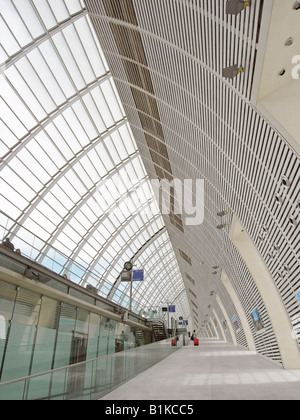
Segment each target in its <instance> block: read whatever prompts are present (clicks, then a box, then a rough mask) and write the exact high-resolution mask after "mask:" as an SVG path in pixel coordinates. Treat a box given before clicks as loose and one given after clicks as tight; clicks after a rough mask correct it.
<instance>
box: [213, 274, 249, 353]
mask: <svg viewBox="0 0 300 420" xmlns="http://www.w3.org/2000/svg"><path fill="white" fill-rule="evenodd" d="M221 280H222V282H223V284H224V286H225V287H226V290H227V292H228V294H229V296H230V297H231V299H232V302H233V304H234V306H235V308H236V310H237V313H238V316H239V318H240V321H241V323H242V327H243V330H244V333H245V335H246V339H247V343H248V348H249V350H250V351H256V347H255V343H254V339H253V335H252V332H251V329H250V326H249V323H248V320H247V317H246V315H245V312H244V309H243V307H242V305H241V302H240V299H239V298H238V295H237V294H236V291H235V290H234V288H233V286H232V284H231V281H230V280H229V278H228V276H227V275H226V273H225V271H223V272H222V277H221Z"/></svg>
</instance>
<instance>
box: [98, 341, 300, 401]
mask: <svg viewBox="0 0 300 420" xmlns="http://www.w3.org/2000/svg"><path fill="white" fill-rule="evenodd" d="M299 396H300V370H284V369H282V368H281V366H278V365H276V364H275V363H273V362H272V361H269V360H267V359H265V358H264V357H262V356H259V355H257V354H256V353H253V352H249V351H247V350H246V349H244V348H242V347H236V346H234V345H232V344H229V343H226V342H224V341H220V340H218V339H200V346H199V347H194V346H193V345H192V342H189V345H188V346H187V347H184V348H182V349H180V350H178V351H177V352H175V353H174V354H172V355H171V356H170V357H168V358H167V359H165V360H163V361H162V362H160V363H158V364H157V365H155V366H153V367H152V368H150V369H148V370H147V371H145V372H144V373H142V374H140V375H138V376H137V377H135V378H133V379H132V380H130V381H128V382H127V383H125V384H124V385H122V386H120V387H119V388H117V389H115V390H114V391H112V392H110V393H109V394H107V395H106V396H104V397H103V398H101V399H102V400H107V401H110V400H114V401H117V400H118V401H126V400H136V401H139V400H140V401H142V400H146V401H149V400H157V401H163V400H170V401H173V400H174V401H175V400H189V401H198V400H277V399H280V400H299Z"/></svg>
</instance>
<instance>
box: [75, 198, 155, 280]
mask: <svg viewBox="0 0 300 420" xmlns="http://www.w3.org/2000/svg"><path fill="white" fill-rule="evenodd" d="M148 205H149V202H147V203H146V204H144V205H143V207H142V208H140V209H137V210H136V211H135V212H134V213H132V214H131V215H130V216H129V217H128V218H127V219H126V220H125V221H124V222H123V223H122V224H121V225H120V226H119V227H118V228H117V229H116V230H115V232H114V234H113V235H111V237H110V238H109V240H108V242H107V243H106V244H105V247H103V248H102V249H101V254H102V255H103V254H104V253H105V252H106V251H107V249H108V248H109V246H111V245H112V243H113V242H114V241H115V240H116V237H117V236H118V235H119V234H120V231H122V230H123V229H125V228H126V227H127V226H129V225H130V223H131V222H132V221H134V219H135V218H136V216H138V214H139V211H140V210H141V209H143V208H147V207H148ZM158 216H159V215H156V216H154V217H153V218H152V219H150V220H149V221H148V222H147V223H146V224H145V225H144V227H143V228H142V229H139V230H138V231H137V232H136V235H135V236H137V235H139V234H143V232H146V231H147V228H148V225H149V224H151V223H152V222H153V220H155V219H156V218H157V217H158ZM106 219H107V218H106ZM106 219H105V220H106ZM135 239H136V238H133V239H132V240H131V241H130V244H132V242H133V241H134V240H135ZM129 247H130V246H129V245H128V243H126V244H125V246H123V247H120V249H119V251H118V254H117V258H116V259H119V257H121V253H123V252H124V249H125V248H126V249H127V248H129ZM97 263H98V260H97V259H95V258H94V261H93V263H92V264H90V265H89V268H88V270H89V271H91V272H92V271H93V270H94V268H95V266H96V265H97ZM111 265H112V264H110V269H109V271H110V270H111ZM87 278H88V275H87V276H85V278H84V279H83V280H82V281H83V283H85V282H86V281H87Z"/></svg>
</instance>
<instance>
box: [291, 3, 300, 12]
mask: <svg viewBox="0 0 300 420" xmlns="http://www.w3.org/2000/svg"><path fill="white" fill-rule="evenodd" d="M293 9H294V10H299V9H300V1H296V3H295V4H294V7H293Z"/></svg>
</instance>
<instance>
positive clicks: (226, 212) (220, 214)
mask: <svg viewBox="0 0 300 420" xmlns="http://www.w3.org/2000/svg"><path fill="white" fill-rule="evenodd" d="M227 214H228V211H220V212H219V213H217V215H218V216H219V217H224V216H226V215H227Z"/></svg>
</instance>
